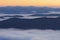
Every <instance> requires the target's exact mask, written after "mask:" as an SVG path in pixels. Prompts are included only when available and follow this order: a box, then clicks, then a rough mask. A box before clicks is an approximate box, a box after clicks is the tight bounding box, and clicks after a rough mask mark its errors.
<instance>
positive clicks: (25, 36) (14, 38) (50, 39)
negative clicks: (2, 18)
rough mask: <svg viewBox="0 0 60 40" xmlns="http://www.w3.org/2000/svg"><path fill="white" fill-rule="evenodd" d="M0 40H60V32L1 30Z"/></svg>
mask: <svg viewBox="0 0 60 40" xmlns="http://www.w3.org/2000/svg"><path fill="white" fill-rule="evenodd" d="M0 40H60V30H39V29H29V30H22V29H14V28H10V29H0Z"/></svg>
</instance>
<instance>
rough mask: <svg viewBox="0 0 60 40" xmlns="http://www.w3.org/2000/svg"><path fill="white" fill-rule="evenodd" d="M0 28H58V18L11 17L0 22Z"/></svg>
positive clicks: (59, 24)
mask: <svg viewBox="0 0 60 40" xmlns="http://www.w3.org/2000/svg"><path fill="white" fill-rule="evenodd" d="M0 28H19V29H53V30H60V18H55V19H52V18H50V19H49V18H37V19H18V18H11V19H8V20H5V21H1V22H0Z"/></svg>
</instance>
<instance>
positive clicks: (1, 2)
mask: <svg viewBox="0 0 60 40" xmlns="http://www.w3.org/2000/svg"><path fill="white" fill-rule="evenodd" d="M0 6H57V7H60V0H0Z"/></svg>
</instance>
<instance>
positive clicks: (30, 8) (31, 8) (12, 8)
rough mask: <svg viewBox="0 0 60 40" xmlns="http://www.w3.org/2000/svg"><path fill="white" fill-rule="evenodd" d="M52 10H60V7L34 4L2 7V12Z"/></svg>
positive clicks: (47, 11) (45, 11)
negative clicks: (35, 5)
mask: <svg viewBox="0 0 60 40" xmlns="http://www.w3.org/2000/svg"><path fill="white" fill-rule="evenodd" d="M51 11H55V12H59V11H60V8H53V7H34V6H25V7H24V6H6V7H0V13H8V14H11V13H49V12H51Z"/></svg>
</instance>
